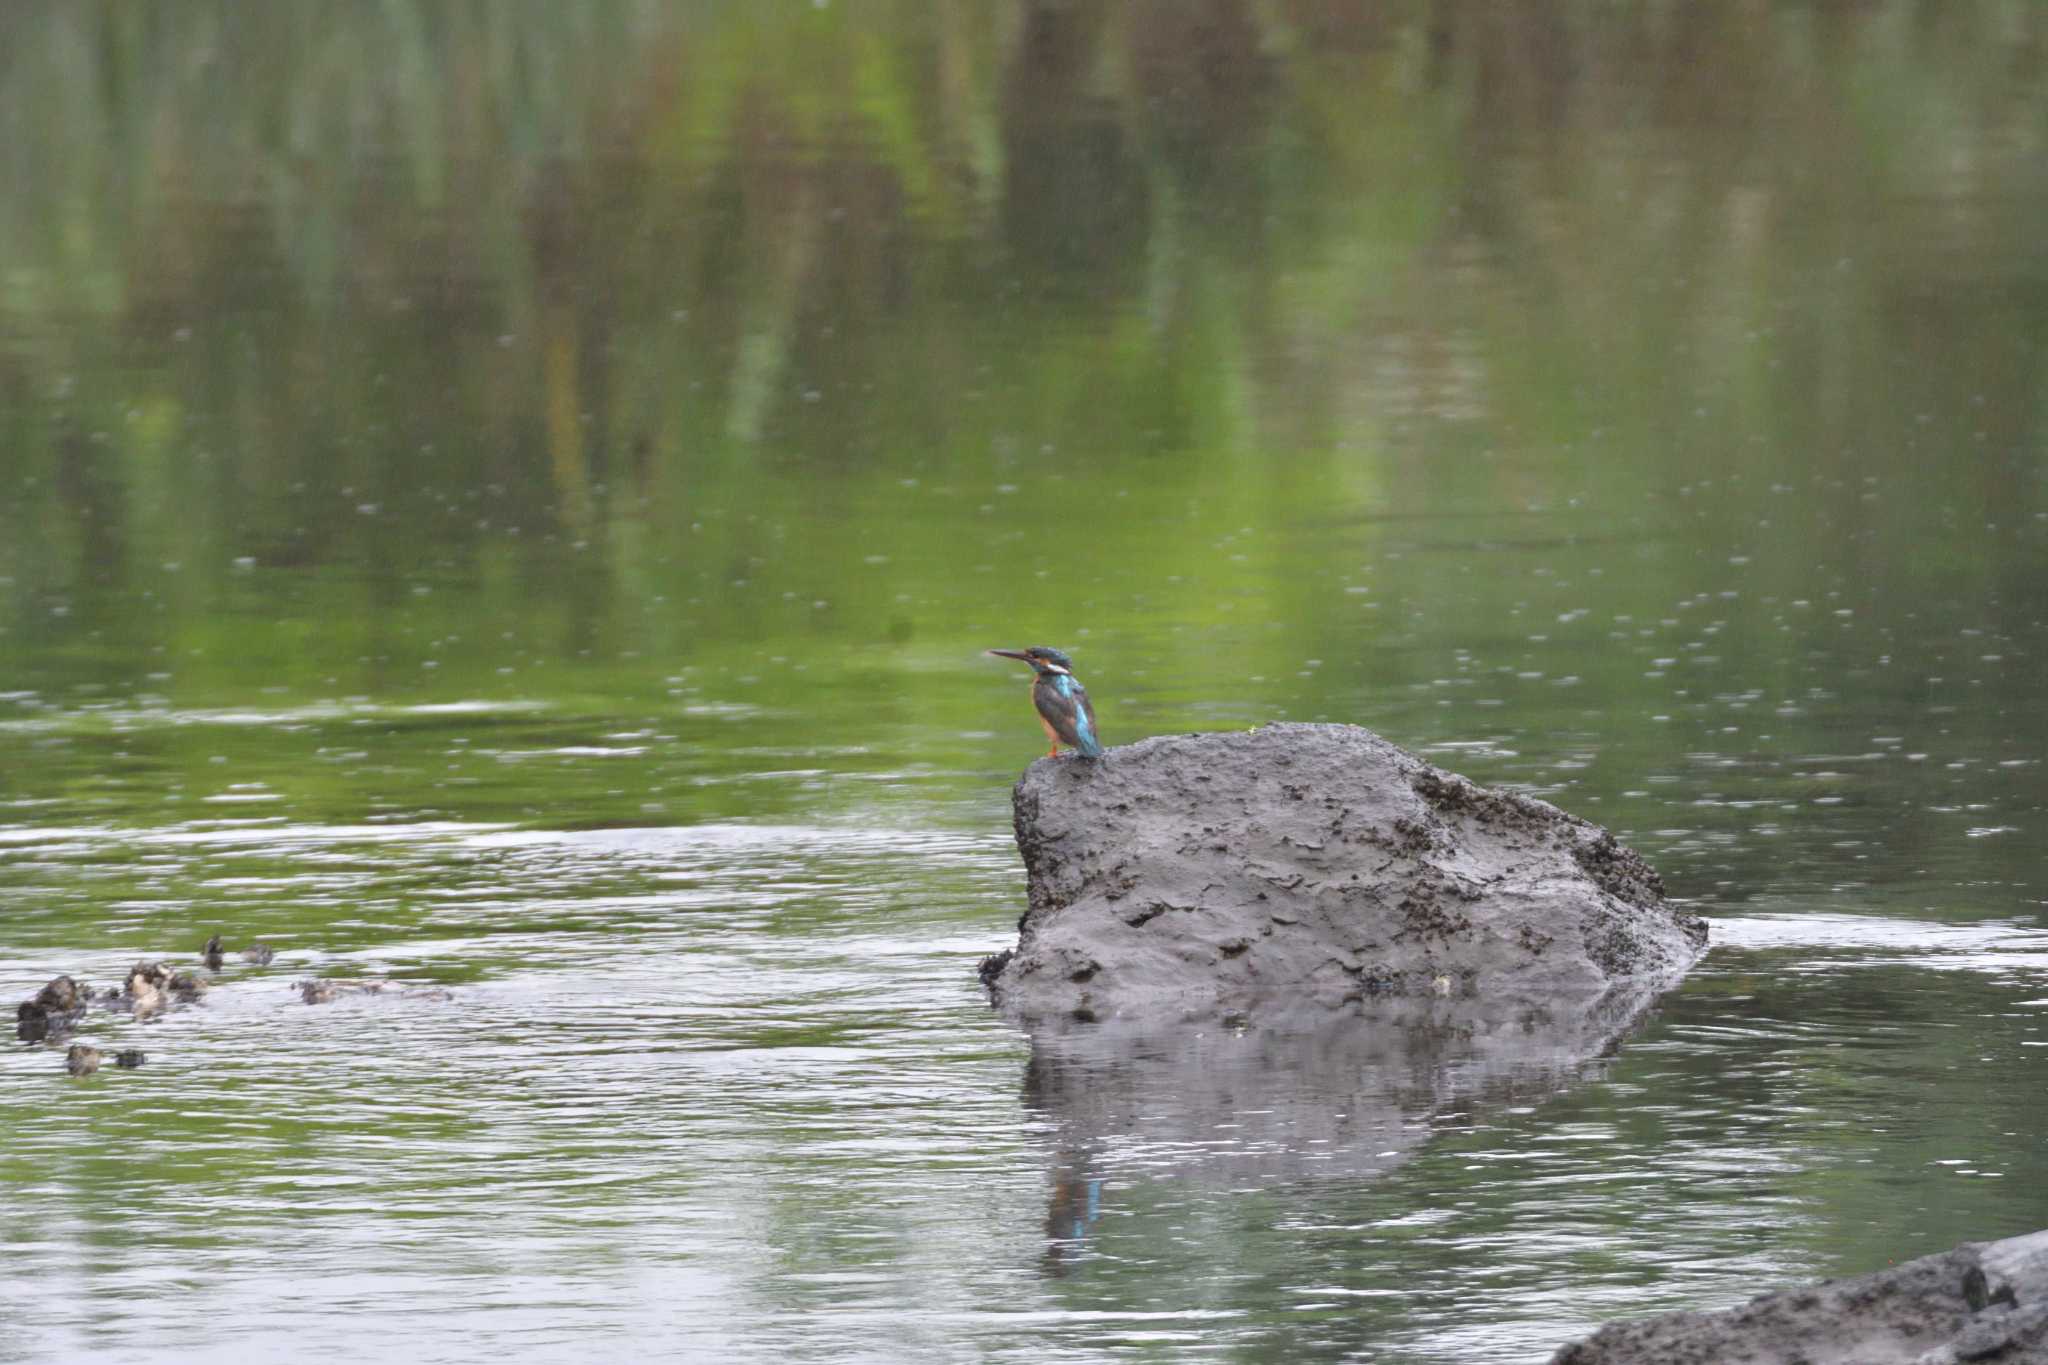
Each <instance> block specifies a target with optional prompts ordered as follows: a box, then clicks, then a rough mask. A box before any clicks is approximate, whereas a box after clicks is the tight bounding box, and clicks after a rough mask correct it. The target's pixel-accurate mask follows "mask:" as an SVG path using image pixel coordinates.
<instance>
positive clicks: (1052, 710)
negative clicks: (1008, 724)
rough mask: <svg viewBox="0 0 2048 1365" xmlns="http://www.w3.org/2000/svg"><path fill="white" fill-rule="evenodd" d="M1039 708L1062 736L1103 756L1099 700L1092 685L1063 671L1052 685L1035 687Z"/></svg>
mask: <svg viewBox="0 0 2048 1365" xmlns="http://www.w3.org/2000/svg"><path fill="white" fill-rule="evenodd" d="M1034 695H1035V698H1036V700H1037V702H1038V710H1039V713H1040V714H1041V715H1043V716H1044V717H1045V718H1046V720H1047V721H1048V722H1049V723H1050V724H1051V725H1052V728H1053V729H1055V730H1057V731H1058V732H1059V736H1060V738H1061V739H1063V740H1065V741H1066V742H1067V743H1068V744H1069V745H1071V746H1072V747H1073V748H1075V749H1078V750H1079V751H1080V752H1081V753H1082V754H1083V755H1084V756H1086V757H1088V758H1100V757H1102V741H1101V740H1100V739H1098V738H1097V737H1096V731H1095V704H1094V703H1093V702H1091V701H1089V700H1088V689H1087V688H1085V687H1083V686H1081V684H1079V683H1077V682H1075V681H1074V679H1073V677H1072V675H1070V674H1065V673H1062V674H1059V675H1058V676H1056V677H1054V678H1052V679H1051V680H1050V683H1049V685H1048V686H1046V687H1043V688H1039V689H1035V690H1034Z"/></svg>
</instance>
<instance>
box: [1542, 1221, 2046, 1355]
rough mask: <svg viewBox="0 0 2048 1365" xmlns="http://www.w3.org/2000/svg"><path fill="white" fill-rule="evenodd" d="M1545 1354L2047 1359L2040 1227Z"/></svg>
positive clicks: (1613, 1331) (1621, 1329)
mask: <svg viewBox="0 0 2048 1365" xmlns="http://www.w3.org/2000/svg"><path fill="white" fill-rule="evenodd" d="M1551 1359H1552V1365H1683V1363H1684V1362H1688V1361H1700V1362H1716V1361H1735V1360H1740V1361H1749V1362H1754V1365H1794V1362H1815V1363H1816V1365H1818V1362H1854V1365H1959V1362H1962V1361H1985V1362H1994V1361H1995V1362H2000V1363H2001V1365H2030V1363H2031V1365H2041V1362H2044V1361H2048V1232H2036V1233H2030V1234H2029V1235H2027V1236H2025V1237H2011V1238H2007V1239H2006V1240H2005V1241H2002V1242H1965V1243H1964V1244H1963V1245H1962V1246H1959V1247H1957V1248H1955V1249H1954V1250H1953V1251H1944V1252H1940V1253H1939V1254H1937V1255H1933V1256H1923V1257H1921V1258H1920V1259H1919V1260H1917V1261H1907V1262H1906V1263H1905V1264H1903V1265H1895V1266H1891V1267H1889V1268H1888V1269H1885V1270H1879V1271H1875V1272H1873V1273H1872V1274H1869V1275H1859V1276H1857V1277H1856V1278H1854V1279H1848V1280H1828V1281H1825V1282H1823V1283H1821V1284H1817V1285H1813V1286H1810V1287H1807V1288H1801V1289H1785V1290H1779V1291H1778V1292H1776V1293H1773V1294H1765V1295H1762V1296H1761V1297H1759V1298H1755V1299H1751V1300H1750V1301H1749V1302H1748V1303H1746V1304H1743V1305H1742V1306H1741V1307H1739V1308H1730V1309H1727V1310H1725V1311H1722V1312H1719V1313H1666V1314H1663V1315H1662V1316H1660V1317H1654V1318H1643V1319H1640V1320H1639V1321H1635V1322H1616V1323H1609V1324H1608V1325H1607V1326H1605V1327H1603V1328H1601V1329H1600V1330H1599V1331H1598V1332H1595V1333H1594V1334H1593V1335H1592V1336H1590V1337H1588V1338H1586V1339H1585V1340H1584V1341H1577V1342H1573V1343H1572V1344H1571V1345H1569V1346H1566V1347H1564V1348H1563V1349H1562V1350H1560V1351H1558V1353H1557V1354H1556V1355H1555V1356H1553V1357H1552V1358H1551Z"/></svg>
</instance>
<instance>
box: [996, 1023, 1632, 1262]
mask: <svg viewBox="0 0 2048 1365" xmlns="http://www.w3.org/2000/svg"><path fill="white" fill-rule="evenodd" d="M1656 994H1657V985H1656V984H1655V983H1651V982H1642V983H1637V984H1636V985H1633V986H1621V987H1617V988H1615V989H1614V990H1612V991H1610V992H1608V993H1607V994H1605V995H1603V996H1601V997H1599V998H1598V999H1597V1000H1594V1001H1591V1002H1586V1001H1576V1002H1564V1001H1546V1002H1532V1001H1523V1002H1520V1003H1516V1002H1511V1001H1510V1000H1508V999H1507V998H1506V997H1505V996H1499V997H1495V998H1494V999H1492V1000H1486V999H1478V1000H1475V999H1458V1000H1443V999H1438V998H1435V997H1434V996H1427V995H1425V996H1421V997H1409V998H1405V999H1381V1000H1373V1001H1368V1002H1365V1003H1364V1004H1362V1005H1353V1006H1350V1007H1348V1008H1346V1009H1344V1010H1341V1011H1338V1012H1336V1013H1332V1012H1330V1011H1328V1010H1324V1009H1320V1008H1312V1009H1309V1010H1305V1011H1302V1012H1299V1013H1297V1014H1295V1015H1294V1016H1292V1017H1291V1018H1288V1019H1286V1020H1283V1021H1274V1020H1271V1019H1266V1020H1262V1021H1261V1022H1260V1023H1259V1024H1258V1025H1255V1026H1253V1027H1249V1028H1243V1029H1234V1028H1225V1027H1216V1026H1210V1027H1206V1028H1196V1027H1192V1026H1188V1025H1173V1024H1154V1025H1142V1024H1137V1023H1131V1022H1128V1021H1114V1022H1110V1023H1104V1024H1098V1025H1085V1024H1076V1023H1072V1022H1069V1021H1064V1020H1060V1021H1051V1022H1048V1023H1043V1024H1039V1025H1034V1026H1033V1028H1032V1033H1031V1061H1030V1063H1029V1064H1028V1066H1027V1069H1026V1072H1025V1084H1024V1090H1025V1098H1026V1102H1027V1103H1028V1104H1030V1105H1031V1106H1032V1107H1034V1108H1036V1109H1037V1110H1039V1111H1040V1112H1041V1113H1043V1114H1044V1115H1045V1116H1046V1117H1047V1118H1048V1119H1049V1120H1050V1121H1051V1122H1052V1123H1053V1124H1054V1125H1055V1132H1056V1137H1055V1142H1056V1143H1057V1145H1058V1147H1059V1149H1060V1153H1061V1160H1060V1165H1061V1167H1062V1175H1061V1176H1060V1181H1061V1182H1062V1183H1063V1184H1069V1185H1070V1184H1074V1183H1075V1182H1076V1181H1077V1180H1079V1179H1081V1177H1083V1176H1085V1175H1088V1174H1099V1173H1100V1172H1101V1170H1102V1169H1103V1168H1104V1166H1105V1159H1106V1157H1107V1156H1108V1155H1109V1154H1110V1153H1112V1152H1114V1153H1118V1154H1120V1158H1128V1160H1129V1161H1130V1162H1131V1163H1132V1164H1133V1165H1135V1166H1139V1167H1143V1168H1144V1169H1145V1170H1147V1172H1148V1173H1150V1174H1155V1175H1171V1176H1172V1177H1173V1178H1175V1179H1195V1180H1213V1181H1219V1182H1224V1183H1236V1182H1240V1181H1246V1180H1250V1179H1256V1178H1280V1179H1295V1178H1301V1177H1312V1176H1351V1177H1356V1176H1360V1175H1374V1174H1377V1173H1379V1172H1382V1171H1384V1170H1387V1169H1389V1168H1391V1167H1393V1166H1396V1165H1398V1164H1400V1163H1401V1162H1402V1161H1404V1160H1406V1159H1407V1157H1408V1155H1409V1154H1410V1153H1411V1152H1412V1151H1413V1150H1414V1149H1415V1148H1416V1147H1418V1146H1420V1145H1421V1144H1422V1143H1423V1142H1424V1141H1426V1140H1427V1139H1428V1138H1429V1136H1430V1135H1431V1133H1432V1132H1433V1131H1434V1129H1433V1124H1434V1122H1435V1120H1436V1119H1437V1117H1438V1115H1440V1114H1442V1113H1443V1112H1445V1111H1446V1110H1448V1109H1458V1110H1463V1111H1466V1112H1469V1111H1470V1110H1471V1108H1472V1107H1473V1106H1474V1105H1475V1104H1479V1105H1512V1104H1529V1103H1535V1102H1538V1101H1540V1100H1542V1099H1544V1098H1546V1097H1548V1096H1550V1095H1552V1094H1555V1093H1556V1092H1558V1091H1560V1090H1562V1089H1565V1088H1566V1087H1568V1086H1570V1085H1572V1084H1574V1083H1575V1082H1576V1081H1577V1080H1578V1079H1579V1078H1580V1077H1581V1076H1582V1074H1583V1073H1584V1072H1585V1070H1586V1068H1587V1065H1588V1063H1590V1062H1592V1061H1593V1060H1595V1059H1597V1058H1598V1057H1600V1056H1601V1055H1602V1054H1603V1053H1604V1052H1606V1051H1607V1050H1608V1049H1609V1048H1611V1047H1612V1046H1613V1045H1614V1044H1615V1043H1616V1042H1618V1041H1619V1040H1620V1039H1621V1038H1622V1036H1623V1035H1625V1034H1626V1033H1628V1032H1629V1031H1630V1030H1631V1029H1633V1028H1634V1027H1635V1026H1636V1024H1637V1023H1638V1022H1639V1021H1640V1020H1641V1019H1642V1018H1643V1017H1644V1015H1645V1013H1646V1011H1647V1008H1648V1006H1649V1003H1650V1001H1651V1000H1652V999H1653V998H1654V997H1655V995H1656ZM1118 1164H1122V1162H1121V1159H1120V1160H1119V1162H1118ZM1058 1190H1059V1187H1057V1186H1056V1192H1055V1204H1056V1205H1058V1204H1059V1202H1060V1201H1061V1199H1062V1198H1066V1199H1067V1202H1069V1203H1071V1198H1072V1196H1071V1193H1070V1194H1069V1195H1067V1196H1062V1195H1061V1194H1060V1193H1059V1192H1058ZM1069 1221H1071V1219H1069V1218H1065V1217H1063V1216H1062V1213H1061V1209H1060V1208H1059V1207H1055V1210H1054V1216H1053V1218H1052V1219H1051V1220H1050V1223H1051V1224H1053V1225H1061V1224H1064V1223H1066V1222H1069ZM1055 1235H1056V1236H1058V1235H1065V1234H1063V1233H1056V1234H1055Z"/></svg>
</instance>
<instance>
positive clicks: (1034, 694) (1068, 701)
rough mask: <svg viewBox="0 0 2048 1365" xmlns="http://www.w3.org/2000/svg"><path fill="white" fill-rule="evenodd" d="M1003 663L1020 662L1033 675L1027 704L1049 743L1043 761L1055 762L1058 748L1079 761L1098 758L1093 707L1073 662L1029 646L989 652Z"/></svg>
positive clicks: (1055, 651) (1098, 751)
mask: <svg viewBox="0 0 2048 1365" xmlns="http://www.w3.org/2000/svg"><path fill="white" fill-rule="evenodd" d="M989 653H991V654H995V655H999V656H1001V657H1002V658H1005V659H1022V660H1023V661H1024V662H1025V663H1027V664H1030V665H1031V669H1032V672H1033V673H1034V674H1035V675H1036V676H1035V677H1033V678H1032V680H1031V704H1032V705H1033V706H1036V707H1037V708H1038V723H1039V724H1040V725H1043V726H1044V727H1045V737H1046V738H1047V739H1048V740H1050V741H1051V742H1052V752H1051V753H1050V754H1048V755H1046V757H1048V758H1058V757H1059V756H1060V745H1062V744H1064V745H1066V746H1067V747H1068V748H1070V749H1073V750H1074V751H1075V752H1077V753H1079V754H1080V755H1081V757H1083V758H1101V757H1102V741H1101V740H1099V739H1097V738H1096V737H1095V704H1094V703H1093V702H1091V701H1089V700H1088V689H1087V688H1085V687H1083V686H1081V680H1080V679H1079V678H1077V677H1075V676H1074V661H1073V660H1072V659H1069V658H1068V657H1067V656H1066V655H1064V654H1062V653H1060V652H1059V651H1058V650H1056V649H1048V648H1047V647H1046V646H1044V645H1033V646H1031V648H1029V649H991V650H990V651H989Z"/></svg>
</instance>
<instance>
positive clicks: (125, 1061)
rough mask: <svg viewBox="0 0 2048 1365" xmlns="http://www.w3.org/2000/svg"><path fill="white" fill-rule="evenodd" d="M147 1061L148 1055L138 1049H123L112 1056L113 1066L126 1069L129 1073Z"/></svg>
mask: <svg viewBox="0 0 2048 1365" xmlns="http://www.w3.org/2000/svg"><path fill="white" fill-rule="evenodd" d="M148 1060H149V1054H148V1053H146V1052H144V1051H143V1050H142V1049H141V1048H139V1047H124V1048H122V1049H121V1050H120V1051H119V1052H117V1053H115V1054H114V1065H115V1066H121V1067H126V1068H128V1069H129V1070H130V1071H133V1070H134V1069H135V1068H136V1067H138V1066H141V1065H142V1064H143V1063H144V1062H146V1061H148Z"/></svg>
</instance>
